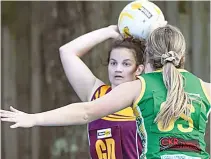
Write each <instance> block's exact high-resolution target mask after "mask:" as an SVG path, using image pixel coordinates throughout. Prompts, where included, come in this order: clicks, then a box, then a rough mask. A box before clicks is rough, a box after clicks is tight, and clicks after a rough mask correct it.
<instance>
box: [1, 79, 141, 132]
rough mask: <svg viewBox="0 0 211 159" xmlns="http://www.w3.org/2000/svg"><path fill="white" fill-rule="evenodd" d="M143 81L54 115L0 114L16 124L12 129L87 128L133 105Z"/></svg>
mask: <svg viewBox="0 0 211 159" xmlns="http://www.w3.org/2000/svg"><path fill="white" fill-rule="evenodd" d="M140 91H141V83H140V81H139V80H136V81H132V82H127V83H123V84H121V85H119V86H117V87H115V88H114V89H113V90H112V91H111V92H110V93H108V94H106V95H105V96H103V97H101V98H98V99H96V100H94V101H92V102H84V103H74V104H70V105H67V106H64V107H61V108H58V109H54V110H51V111H47V112H43V113H37V114H27V113H24V112H21V111H18V110H15V109H14V108H11V111H5V110H0V116H1V120H2V121H7V122H14V123H15V124H14V125H12V126H11V128H17V127H33V126H64V125H79V124H86V123H89V122H91V121H93V120H96V119H99V118H102V117H104V116H106V115H108V114H112V113H114V112H117V111H119V110H121V109H124V108H126V107H128V105H132V103H133V102H134V101H135V100H136V99H137V97H138V96H139V92H140Z"/></svg>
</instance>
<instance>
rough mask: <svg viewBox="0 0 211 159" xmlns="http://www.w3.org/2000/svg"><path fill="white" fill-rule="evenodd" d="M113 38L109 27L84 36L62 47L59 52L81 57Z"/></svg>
mask: <svg viewBox="0 0 211 159" xmlns="http://www.w3.org/2000/svg"><path fill="white" fill-rule="evenodd" d="M111 37H112V32H111V31H110V30H109V29H108V27H105V28H101V29H98V30H95V31H92V32H90V33H87V34H85V35H82V36H80V37H78V38H76V39H75V40H73V41H71V42H69V43H67V44H65V45H63V46H61V47H60V48H59V51H60V53H64V54H66V53H67V54H76V55H77V56H79V57H81V56H83V55H84V54H86V53H87V52H88V51H89V50H90V49H92V48H93V47H94V46H96V45H97V44H99V43H101V42H103V41H105V40H107V39H109V38H111Z"/></svg>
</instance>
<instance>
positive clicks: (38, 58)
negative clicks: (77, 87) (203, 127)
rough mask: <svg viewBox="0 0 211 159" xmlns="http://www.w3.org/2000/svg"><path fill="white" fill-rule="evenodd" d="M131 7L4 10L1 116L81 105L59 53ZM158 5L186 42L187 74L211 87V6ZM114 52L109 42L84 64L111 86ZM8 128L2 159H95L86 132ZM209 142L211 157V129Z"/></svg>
mask: <svg viewBox="0 0 211 159" xmlns="http://www.w3.org/2000/svg"><path fill="white" fill-rule="evenodd" d="M129 2H130V1H95V2H94V1H69V2H68V1H51V2H44V1H42V2H40V1H37V2H33V1H28V2H27V1H23V2H21V1H16V2H15V1H13V2H12V1H3V2H1V12H2V14H1V20H2V24H1V33H2V34H1V39H2V40H1V46H2V47H1V63H2V65H1V73H2V94H1V99H2V100H1V106H2V108H3V109H8V108H9V106H10V105H13V106H14V107H15V108H17V109H20V110H23V111H25V112H28V113H35V112H40V111H46V110H50V109H54V108H58V107H61V106H64V105H66V104H69V103H72V102H78V101H79V98H78V97H77V95H76V94H75V92H74V91H73V89H72V87H71V86H70V84H69V83H68V81H67V78H66V76H65V74H64V71H63V68H62V65H61V61H60V58H59V50H58V49H59V47H60V46H61V45H63V44H65V43H67V42H69V41H71V40H73V39H74V38H76V37H78V36H80V35H82V34H84V33H87V32H90V31H92V30H95V29H98V28H101V27H105V26H108V25H110V24H116V23H117V20H118V16H119V13H120V11H121V10H122V9H123V7H124V6H125V5H126V4H128V3H129ZM155 3H156V4H157V5H158V6H159V7H160V8H161V10H162V11H163V13H164V15H165V17H166V19H167V20H168V21H169V23H170V24H173V25H176V26H177V27H179V28H180V29H181V30H182V32H183V34H184V35H185V38H186V41H187V59H186V61H187V63H186V69H187V70H189V71H192V72H193V73H195V74H196V75H197V76H199V77H200V78H202V79H203V80H204V81H207V82H210V45H209V44H210V2H209V1H198V2H197V1H194V2H192V1H155ZM90 40H91V39H90ZM81 45H83V44H81ZM109 47H110V41H107V42H104V43H103V44H100V45H98V46H97V47H96V48H94V49H93V50H92V51H91V53H90V54H89V55H87V56H85V57H84V58H83V60H84V61H85V63H86V64H87V65H88V66H89V67H90V69H91V70H92V71H93V72H94V74H95V75H96V76H97V77H99V78H100V79H102V80H103V81H107V82H108V79H107V68H106V66H103V64H102V63H103V62H104V61H106V59H107V53H108V50H109ZM76 69H77V68H76ZM81 80H83V79H81ZM9 125H10V124H7V123H2V129H1V157H2V159H85V158H86V159H87V158H89V153H88V141H87V130H86V125H83V126H68V127H67V126H66V127H39V128H38V127H35V128H32V129H21V128H19V129H17V130H13V129H10V128H9ZM209 125H210V124H209ZM206 142H207V145H208V146H207V150H208V151H209V152H210V126H208V128H207V134H206Z"/></svg>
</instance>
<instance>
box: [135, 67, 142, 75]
mask: <svg viewBox="0 0 211 159" xmlns="http://www.w3.org/2000/svg"><path fill="white" fill-rule="evenodd" d="M143 71H144V65H138V66H137V68H136V72H135V75H136V76H138V75H140V74H142V73H143Z"/></svg>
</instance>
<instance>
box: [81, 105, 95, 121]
mask: <svg viewBox="0 0 211 159" xmlns="http://www.w3.org/2000/svg"><path fill="white" fill-rule="evenodd" d="M90 111H91V109H90V107H89V106H86V107H84V114H83V122H84V124H88V123H90V122H91V121H93V116H92V115H91V114H92V113H91V112H90Z"/></svg>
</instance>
